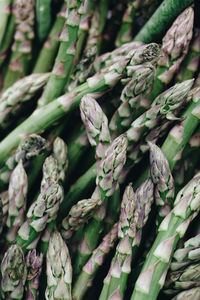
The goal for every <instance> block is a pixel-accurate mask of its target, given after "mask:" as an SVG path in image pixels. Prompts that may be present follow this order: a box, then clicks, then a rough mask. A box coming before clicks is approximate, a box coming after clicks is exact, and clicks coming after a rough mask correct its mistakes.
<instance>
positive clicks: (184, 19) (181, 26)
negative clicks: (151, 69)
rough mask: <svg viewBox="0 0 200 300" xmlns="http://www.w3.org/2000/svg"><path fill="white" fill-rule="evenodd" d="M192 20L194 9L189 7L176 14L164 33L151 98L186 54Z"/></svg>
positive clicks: (158, 91)
mask: <svg viewBox="0 0 200 300" xmlns="http://www.w3.org/2000/svg"><path fill="white" fill-rule="evenodd" d="M193 20H194V11H193V8H192V7H189V8H187V9H186V10H184V11H183V12H182V13H181V14H180V15H179V16H178V18H177V19H176V20H175V21H174V23H173V24H172V26H171V27H170V29H169V30H168V31H167V33H166V34H165V36H164V38H163V40H162V51H163V56H161V57H160V59H159V60H158V66H157V69H156V78H155V83H154V87H153V90H152V92H151V96H150V98H151V100H153V99H154V98H155V97H156V96H157V95H159V94H160V92H162V90H163V89H164V87H165V86H166V85H167V84H169V82H170V81H171V80H172V78H173V76H174V74H175V73H176V72H177V71H178V69H179V66H180V64H181V62H182V61H183V59H184V57H185V56H186V54H187V52H188V48H189V43H190V40H191V38H192V30H193Z"/></svg>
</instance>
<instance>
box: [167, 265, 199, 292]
mask: <svg viewBox="0 0 200 300" xmlns="http://www.w3.org/2000/svg"><path fill="white" fill-rule="evenodd" d="M199 279H200V264H199V262H198V263H193V264H191V265H190V266H187V267H185V268H183V269H182V270H177V271H174V272H169V274H168V278H167V279H166V285H165V289H166V290H165V293H166V294H170V295H171V294H172V295H173V294H176V293H177V292H181V291H182V290H187V289H188V288H194V287H197V286H199V285H200V284H199Z"/></svg>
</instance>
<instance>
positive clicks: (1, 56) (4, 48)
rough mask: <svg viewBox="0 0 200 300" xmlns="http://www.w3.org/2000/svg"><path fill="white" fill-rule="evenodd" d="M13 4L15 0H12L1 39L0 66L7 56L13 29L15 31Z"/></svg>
mask: <svg viewBox="0 0 200 300" xmlns="http://www.w3.org/2000/svg"><path fill="white" fill-rule="evenodd" d="M14 5H15V0H13V2H12V9H11V12H10V13H11V16H10V18H9V22H8V24H7V29H6V34H5V35H4V37H3V40H2V42H1V44H0V67H1V66H2V64H3V63H4V62H5V59H6V58H7V54H8V50H9V47H10V45H11V43H12V39H13V35H14V31H15V14H14Z"/></svg>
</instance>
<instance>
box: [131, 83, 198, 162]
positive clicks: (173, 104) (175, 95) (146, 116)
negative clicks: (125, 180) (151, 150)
mask: <svg viewBox="0 0 200 300" xmlns="http://www.w3.org/2000/svg"><path fill="white" fill-rule="evenodd" d="M192 84H193V80H187V81H184V82H182V83H180V84H176V85H174V86H173V87H171V88H170V89H168V90H166V91H165V92H163V93H162V94H160V95H159V96H158V97H156V99H155V100H154V102H153V103H152V106H151V108H150V109H149V110H147V111H146V112H145V113H143V114H142V115H141V116H140V117H139V118H137V119H136V120H135V121H133V123H132V124H131V126H130V128H129V129H128V130H127V137H128V141H129V145H130V147H129V149H128V158H129V160H128V161H127V166H129V165H131V164H133V163H134V164H135V163H137V162H138V161H139V160H140V159H141V154H143V153H144V152H146V151H147V150H148V146H147V144H146V143H147V141H152V142H156V140H157V139H158V137H160V135H161V133H163V132H165V130H166V128H167V126H168V125H169V121H170V120H173V119H176V117H175V116H177V115H178V113H179V111H180V110H181V109H182V108H183V106H184V105H185V104H186V102H187V100H188V98H187V94H188V92H189V91H190V89H191V87H192ZM138 143H139V144H138Z"/></svg>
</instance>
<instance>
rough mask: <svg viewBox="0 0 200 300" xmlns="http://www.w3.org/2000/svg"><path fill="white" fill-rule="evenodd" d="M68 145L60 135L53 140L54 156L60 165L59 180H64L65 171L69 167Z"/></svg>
mask: <svg viewBox="0 0 200 300" xmlns="http://www.w3.org/2000/svg"><path fill="white" fill-rule="evenodd" d="M67 153H68V150H67V145H66V144H65V142H64V141H63V139H61V138H60V137H57V138H56V139H55V141H54V142H53V156H54V158H55V159H56V160H57V165H58V180H60V181H61V182H64V179H65V172H66V170H67V167H68V159H67Z"/></svg>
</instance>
